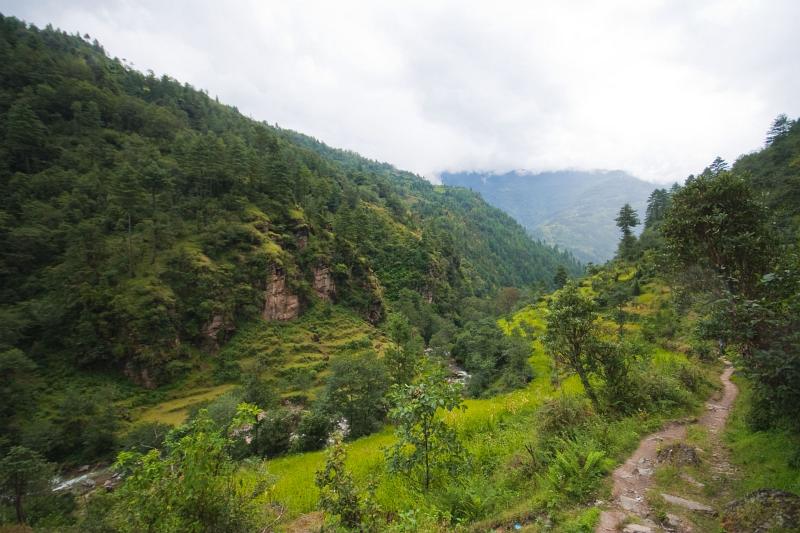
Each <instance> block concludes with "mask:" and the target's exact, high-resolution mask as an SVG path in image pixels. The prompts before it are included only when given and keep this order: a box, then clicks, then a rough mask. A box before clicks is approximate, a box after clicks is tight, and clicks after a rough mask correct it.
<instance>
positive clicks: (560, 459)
mask: <svg viewBox="0 0 800 533" xmlns="http://www.w3.org/2000/svg"><path fill="white" fill-rule="evenodd" d="M612 464H613V463H612V462H611V461H609V460H608V458H607V457H606V454H605V453H604V452H602V451H598V450H583V449H581V446H580V445H579V443H577V442H574V441H563V442H562V446H561V449H560V450H559V451H557V452H556V454H555V457H554V459H553V462H552V463H551V464H550V466H549V467H548V468H547V471H546V472H545V474H544V477H543V481H544V482H545V483H546V485H547V487H548V491H549V494H550V498H551V500H550V502H549V504H550V505H557V504H558V502H561V501H563V500H564V499H567V500H572V501H574V502H583V501H585V500H586V499H587V498H588V497H589V496H591V495H592V494H593V493H594V491H595V490H596V489H597V487H598V485H599V481H600V479H601V478H602V476H603V475H604V474H605V473H606V472H608V471H609V470H610V467H611V465H612Z"/></svg>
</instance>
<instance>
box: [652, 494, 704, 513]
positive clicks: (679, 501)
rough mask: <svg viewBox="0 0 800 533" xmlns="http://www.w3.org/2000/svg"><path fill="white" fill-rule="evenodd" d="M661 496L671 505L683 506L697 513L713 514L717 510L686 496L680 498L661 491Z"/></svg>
mask: <svg viewBox="0 0 800 533" xmlns="http://www.w3.org/2000/svg"><path fill="white" fill-rule="evenodd" d="M661 497H662V498H664V501H665V502H667V503H671V504H672V505H677V506H678V507H683V508H684V509H688V510H689V511H695V512H697V513H706V514H710V515H715V514H717V512H716V511H715V510H714V508H713V507H709V506H708V505H706V504H704V503H700V502H696V501H693V500H687V499H686V498H681V497H680V496H673V495H671V494H665V493H663V492H662V493H661Z"/></svg>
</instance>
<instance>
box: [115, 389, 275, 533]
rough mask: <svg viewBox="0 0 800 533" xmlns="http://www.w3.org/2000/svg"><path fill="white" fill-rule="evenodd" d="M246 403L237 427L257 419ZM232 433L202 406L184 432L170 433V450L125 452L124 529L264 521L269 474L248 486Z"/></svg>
mask: <svg viewBox="0 0 800 533" xmlns="http://www.w3.org/2000/svg"><path fill="white" fill-rule="evenodd" d="M249 407H250V406H247V405H246V404H243V405H242V408H241V409H240V417H239V419H238V420H237V423H238V424H239V425H238V426H237V427H243V426H244V425H245V424H246V423H249V424H252V422H254V411H253V410H252V409H250V408H249ZM231 444H232V440H231V438H230V437H228V436H226V435H223V434H222V433H220V431H219V430H218V429H217V427H216V425H215V424H214V422H213V421H212V420H211V418H209V417H208V415H207V413H205V412H203V411H201V412H200V414H199V415H198V417H197V418H196V419H195V420H194V421H193V422H192V423H191V425H190V426H189V427H188V428H187V431H185V432H184V433H182V434H181V433H173V434H170V438H169V439H168V440H167V444H166V447H165V450H164V452H163V454H162V453H159V451H158V450H150V451H149V452H147V453H146V454H140V453H137V452H132V451H125V452H121V453H120V454H119V456H118V457H117V461H116V463H115V464H114V468H115V469H116V470H118V471H120V472H122V473H124V474H125V483H123V484H122V485H121V486H120V487H119V488H118V489H117V491H116V495H115V502H114V507H113V509H112V511H111V516H110V519H111V523H112V525H113V526H114V527H115V528H117V529H118V530H119V531H131V532H133V531H136V532H138V531H175V532H177V531H192V532H202V531H232V532H236V531H241V532H247V531H254V530H258V529H260V527H262V524H263V522H264V521H265V519H266V516H265V515H264V513H265V512H266V509H267V506H266V501H265V500H264V498H265V494H266V491H267V490H268V488H269V480H268V478H267V477H266V476H265V475H264V474H263V473H257V476H256V477H257V479H256V481H255V483H254V484H252V485H250V486H246V487H245V486H242V484H241V483H240V480H239V479H238V477H237V476H236V470H237V465H236V464H235V463H234V462H233V461H232V459H231V457H230V455H229V453H228V448H229V447H230V446H231Z"/></svg>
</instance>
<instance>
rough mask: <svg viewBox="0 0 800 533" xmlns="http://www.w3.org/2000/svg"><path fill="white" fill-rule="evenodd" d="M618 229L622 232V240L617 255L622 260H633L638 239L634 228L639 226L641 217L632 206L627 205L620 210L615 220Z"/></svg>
mask: <svg viewBox="0 0 800 533" xmlns="http://www.w3.org/2000/svg"><path fill="white" fill-rule="evenodd" d="M614 220H615V221H616V223H617V227H618V228H619V229H620V231H621V232H622V239H621V240H620V242H619V250H618V252H617V254H618V255H619V257H621V258H622V259H632V258H633V252H634V250H635V246H636V237H635V236H634V235H633V228H634V227H636V226H638V225H639V215H637V214H636V211H635V210H634V209H633V208H632V207H631V204H625V205H623V206H622V208H621V209H620V210H619V215H617V218H615V219H614Z"/></svg>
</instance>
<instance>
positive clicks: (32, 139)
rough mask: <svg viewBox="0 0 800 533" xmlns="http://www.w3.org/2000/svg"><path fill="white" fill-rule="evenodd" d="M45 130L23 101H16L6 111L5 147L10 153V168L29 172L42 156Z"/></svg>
mask: <svg viewBox="0 0 800 533" xmlns="http://www.w3.org/2000/svg"><path fill="white" fill-rule="evenodd" d="M46 135H47V128H46V127H45V125H44V124H42V121H41V120H39V117H37V116H36V113H35V112H34V111H33V109H31V107H30V105H28V104H27V103H26V102H24V101H17V102H14V104H13V105H12V106H11V108H10V109H9V110H8V115H7V116H6V126H5V145H6V148H7V149H8V150H9V152H10V156H11V160H12V162H13V163H12V165H13V166H12V168H13V169H15V170H21V171H24V172H31V171H32V170H34V169H35V165H36V163H37V161H38V159H39V158H40V156H41V155H42V151H43V148H44V144H45V136H46Z"/></svg>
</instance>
